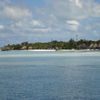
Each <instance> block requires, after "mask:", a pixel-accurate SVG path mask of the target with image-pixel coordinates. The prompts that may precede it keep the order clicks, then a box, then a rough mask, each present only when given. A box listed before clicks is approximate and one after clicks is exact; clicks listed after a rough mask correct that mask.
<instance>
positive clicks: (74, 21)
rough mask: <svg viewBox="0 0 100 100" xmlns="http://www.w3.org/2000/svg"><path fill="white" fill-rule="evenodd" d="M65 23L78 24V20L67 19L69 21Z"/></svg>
mask: <svg viewBox="0 0 100 100" xmlns="http://www.w3.org/2000/svg"><path fill="white" fill-rule="evenodd" d="M67 23H68V24H71V25H79V22H78V21H76V20H69V21H67Z"/></svg>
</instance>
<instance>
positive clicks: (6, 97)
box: [0, 51, 100, 100]
mask: <svg viewBox="0 0 100 100" xmlns="http://www.w3.org/2000/svg"><path fill="white" fill-rule="evenodd" d="M0 100H100V51H0Z"/></svg>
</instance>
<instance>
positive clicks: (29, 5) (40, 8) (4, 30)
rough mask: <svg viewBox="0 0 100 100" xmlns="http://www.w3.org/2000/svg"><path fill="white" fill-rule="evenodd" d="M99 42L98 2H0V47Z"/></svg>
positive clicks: (58, 0)
mask: <svg viewBox="0 0 100 100" xmlns="http://www.w3.org/2000/svg"><path fill="white" fill-rule="evenodd" d="M76 35H78V38H79V39H80V38H82V39H92V40H98V39H100V0H0V46H3V45H7V44H15V43H21V42H24V41H28V42H38V41H40V42H47V41H51V40H62V41H68V40H69V39H70V38H74V39H75V36H76Z"/></svg>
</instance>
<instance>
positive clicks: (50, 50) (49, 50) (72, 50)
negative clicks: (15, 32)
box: [0, 49, 100, 52]
mask: <svg viewBox="0 0 100 100" xmlns="http://www.w3.org/2000/svg"><path fill="white" fill-rule="evenodd" d="M0 51H2V50H0ZM5 51H35V52H36V51H37V52H39V51H41V52H42V51H43V52H45V51H48V52H52V51H67V52H77V51H84V52H85V51H86V52H87V51H100V50H98V49H95V50H94V49H81V50H76V49H61V50H55V49H33V50H5Z"/></svg>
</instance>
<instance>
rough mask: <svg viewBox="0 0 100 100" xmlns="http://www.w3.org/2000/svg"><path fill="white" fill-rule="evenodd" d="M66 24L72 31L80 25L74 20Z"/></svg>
mask: <svg viewBox="0 0 100 100" xmlns="http://www.w3.org/2000/svg"><path fill="white" fill-rule="evenodd" d="M67 24H68V25H67V26H68V27H69V29H70V30H72V31H77V30H78V28H79V25H80V23H79V22H78V21H76V20H68V21H67Z"/></svg>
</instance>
